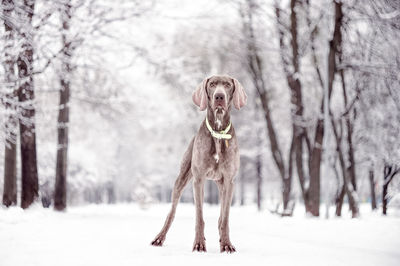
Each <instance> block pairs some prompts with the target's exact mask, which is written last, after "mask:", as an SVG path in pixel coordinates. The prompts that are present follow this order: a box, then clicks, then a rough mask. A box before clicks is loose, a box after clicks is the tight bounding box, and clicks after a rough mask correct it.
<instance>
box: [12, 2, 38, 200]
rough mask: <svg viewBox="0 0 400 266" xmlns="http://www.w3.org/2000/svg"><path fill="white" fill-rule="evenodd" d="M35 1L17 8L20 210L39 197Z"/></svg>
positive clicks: (24, 3)
mask: <svg viewBox="0 0 400 266" xmlns="http://www.w3.org/2000/svg"><path fill="white" fill-rule="evenodd" d="M34 10H35V0H24V1H23V3H22V6H21V7H19V8H18V12H17V14H18V20H19V21H20V23H21V27H20V35H19V38H20V42H21V50H20V52H19V54H18V58H17V66H18V78H19V83H20V85H19V88H18V98H19V101H20V106H21V118H20V122H19V127H20V136H21V168H22V171H21V178H22V197H21V207H22V208H28V207H29V206H30V205H31V204H32V202H34V201H35V200H36V199H37V197H38V189H39V184H38V170H37V159H36V132H35V107H34V104H33V101H34V99H35V87H34V81H33V27H32V17H33V14H34Z"/></svg>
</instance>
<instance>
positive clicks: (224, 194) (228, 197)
mask: <svg viewBox="0 0 400 266" xmlns="http://www.w3.org/2000/svg"><path fill="white" fill-rule="evenodd" d="M218 187H219V188H220V195H221V198H220V201H221V215H220V217H219V220H218V227H219V228H218V229H219V234H220V239H219V242H220V243H219V244H220V250H221V252H228V253H231V252H235V251H236V249H235V247H234V246H233V245H232V243H231V240H230V238H229V210H230V207H231V203H232V196H233V191H234V188H235V184H234V183H233V182H231V181H230V182H224V183H223V184H219V185H218Z"/></svg>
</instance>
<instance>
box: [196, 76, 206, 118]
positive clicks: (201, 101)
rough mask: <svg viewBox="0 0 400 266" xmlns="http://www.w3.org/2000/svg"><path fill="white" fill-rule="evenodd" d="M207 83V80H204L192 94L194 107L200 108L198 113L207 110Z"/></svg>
mask: <svg viewBox="0 0 400 266" xmlns="http://www.w3.org/2000/svg"><path fill="white" fill-rule="evenodd" d="M207 82H208V78H206V79H204V80H203V81H202V82H201V83H200V84H199V86H198V87H197V89H196V90H195V91H194V92H193V94H192V99H193V102H194V104H195V105H197V106H198V107H200V111H203V110H205V109H206V108H207V101H208V97H207V91H206V87H207Z"/></svg>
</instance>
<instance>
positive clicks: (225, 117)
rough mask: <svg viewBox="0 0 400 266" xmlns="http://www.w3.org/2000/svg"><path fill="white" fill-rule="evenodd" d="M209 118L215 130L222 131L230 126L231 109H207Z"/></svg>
mask: <svg viewBox="0 0 400 266" xmlns="http://www.w3.org/2000/svg"><path fill="white" fill-rule="evenodd" d="M207 119H208V122H209V123H210V126H211V127H212V129H213V130H214V131H221V130H224V129H225V128H227V127H228V125H229V122H230V121H231V116H230V112H229V110H228V111H224V112H223V113H217V112H215V111H213V110H212V109H207Z"/></svg>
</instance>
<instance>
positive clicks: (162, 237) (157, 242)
mask: <svg viewBox="0 0 400 266" xmlns="http://www.w3.org/2000/svg"><path fill="white" fill-rule="evenodd" d="M164 240H165V235H158V236H156V238H154V240H153V241H151V245H153V246H156V247H161V246H162V244H163V243H164Z"/></svg>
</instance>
